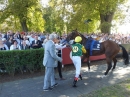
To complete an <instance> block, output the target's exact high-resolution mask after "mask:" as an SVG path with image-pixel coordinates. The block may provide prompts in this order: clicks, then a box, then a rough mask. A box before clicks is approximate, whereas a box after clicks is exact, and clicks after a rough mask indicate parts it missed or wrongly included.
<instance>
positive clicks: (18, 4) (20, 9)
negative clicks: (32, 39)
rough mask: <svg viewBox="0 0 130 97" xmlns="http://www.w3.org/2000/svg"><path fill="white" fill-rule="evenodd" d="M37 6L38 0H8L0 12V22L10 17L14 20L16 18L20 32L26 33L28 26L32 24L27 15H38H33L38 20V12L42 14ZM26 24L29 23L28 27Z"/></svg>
mask: <svg viewBox="0 0 130 97" xmlns="http://www.w3.org/2000/svg"><path fill="white" fill-rule="evenodd" d="M3 1H4V0H3ZM39 4H40V3H39V0H8V1H7V3H6V6H5V8H4V9H2V11H1V18H0V20H1V22H4V20H5V19H7V18H9V17H10V16H12V17H14V18H18V20H19V21H18V22H19V23H20V25H21V28H22V30H23V31H28V30H30V29H29V27H30V25H31V24H33V23H32V21H30V20H32V19H30V17H29V14H30V13H35V14H36V15H38V16H36V15H34V17H35V19H36V18H37V19H38V18H40V17H39V13H40V12H41V13H40V14H42V11H40V9H41V6H40V5H39ZM32 9H33V10H32ZM34 11H37V12H34ZM31 18H32V17H31ZM41 18H42V16H41ZM41 18H40V19H41ZM35 19H34V20H35ZM40 21H41V20H40ZM35 22H36V21H35ZM28 23H29V25H28ZM42 23H43V22H42ZM34 24H36V23H34ZM43 24H44V23H43ZM35 26H38V25H35ZM42 26H43V25H42ZM31 27H32V26H31ZM35 30H36V29H35Z"/></svg>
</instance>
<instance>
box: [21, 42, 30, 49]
mask: <svg viewBox="0 0 130 97" xmlns="http://www.w3.org/2000/svg"><path fill="white" fill-rule="evenodd" d="M27 49H29V46H28V45H27V44H26V40H23V41H22V43H21V50H27Z"/></svg>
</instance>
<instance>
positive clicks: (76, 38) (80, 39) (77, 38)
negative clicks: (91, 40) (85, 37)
mask: <svg viewBox="0 0 130 97" xmlns="http://www.w3.org/2000/svg"><path fill="white" fill-rule="evenodd" d="M74 41H75V42H81V41H82V38H81V37H80V36H77V37H75V40H74Z"/></svg>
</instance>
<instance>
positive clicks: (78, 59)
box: [72, 56, 81, 78]
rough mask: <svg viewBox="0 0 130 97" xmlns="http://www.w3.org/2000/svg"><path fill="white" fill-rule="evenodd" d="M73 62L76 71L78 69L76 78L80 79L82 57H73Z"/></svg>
mask: <svg viewBox="0 0 130 97" xmlns="http://www.w3.org/2000/svg"><path fill="white" fill-rule="evenodd" d="M72 61H73V63H74V66H75V69H76V74H75V77H77V78H78V77H79V75H80V70H81V57H80V56H72Z"/></svg>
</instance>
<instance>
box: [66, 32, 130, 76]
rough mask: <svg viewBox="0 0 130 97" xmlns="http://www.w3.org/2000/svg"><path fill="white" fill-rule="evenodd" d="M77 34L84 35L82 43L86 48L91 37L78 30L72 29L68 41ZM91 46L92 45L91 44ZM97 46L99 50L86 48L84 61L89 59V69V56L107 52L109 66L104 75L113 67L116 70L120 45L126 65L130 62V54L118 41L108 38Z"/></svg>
mask: <svg viewBox="0 0 130 97" xmlns="http://www.w3.org/2000/svg"><path fill="white" fill-rule="evenodd" d="M76 36H81V37H82V41H81V44H82V45H84V47H85V48H86V45H87V43H88V41H89V38H86V37H84V35H82V34H81V33H79V32H77V30H74V31H72V32H71V33H70V34H69V35H68V36H67V38H66V41H67V42H69V41H70V40H73V39H75V37H76ZM89 46H91V44H90V45H89ZM97 46H99V47H100V49H99V50H90V49H88V48H86V50H87V53H86V54H84V55H83V57H82V61H84V59H85V58H87V60H88V61H87V64H88V70H90V63H89V56H96V55H101V54H105V55H106V62H107V67H108V68H107V70H106V72H105V73H104V76H106V75H107V74H108V72H109V70H110V69H111V68H112V70H114V69H115V67H116V63H117V59H116V55H117V54H118V53H119V51H120V47H121V48H122V57H123V59H124V63H125V65H128V64H129V55H128V53H127V51H126V49H125V48H124V47H123V46H121V45H118V44H117V43H116V42H114V41H111V40H106V41H104V42H102V43H100V44H98V45H97ZM112 60H113V62H114V65H113V66H112Z"/></svg>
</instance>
